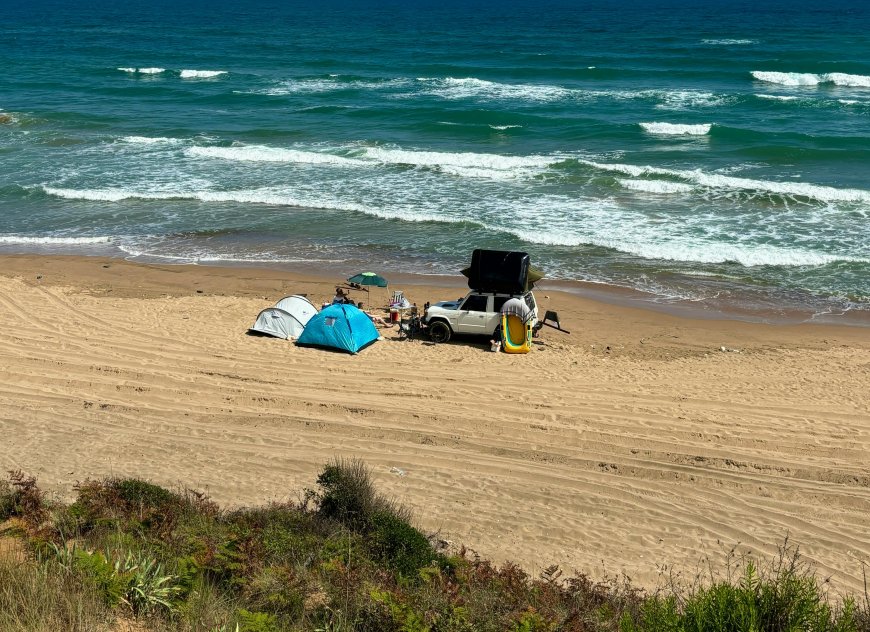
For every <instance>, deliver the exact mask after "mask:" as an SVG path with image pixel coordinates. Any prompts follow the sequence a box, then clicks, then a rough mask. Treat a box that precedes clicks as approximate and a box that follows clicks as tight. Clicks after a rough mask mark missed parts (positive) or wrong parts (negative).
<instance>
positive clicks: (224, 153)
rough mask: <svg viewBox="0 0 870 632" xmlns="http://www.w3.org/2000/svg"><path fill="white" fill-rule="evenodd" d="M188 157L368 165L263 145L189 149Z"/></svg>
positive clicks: (350, 159)
mask: <svg viewBox="0 0 870 632" xmlns="http://www.w3.org/2000/svg"><path fill="white" fill-rule="evenodd" d="M185 153H186V154H187V155H189V156H197V157H202V158H219V159H222V160H238V161H244V162H286V163H297V164H312V165H344V166H351V165H356V166H366V165H367V164H368V163H366V162H365V161H362V160H357V159H354V158H348V157H345V156H338V155H335V154H329V153H322V152H316V151H303V150H299V149H282V148H280V147H267V146H264V145H250V146H246V147H190V148H189V149H186V150H185Z"/></svg>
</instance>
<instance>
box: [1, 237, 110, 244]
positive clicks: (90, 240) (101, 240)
mask: <svg viewBox="0 0 870 632" xmlns="http://www.w3.org/2000/svg"><path fill="white" fill-rule="evenodd" d="M111 241H112V239H111V238H110V237H31V236H27V235H0V244H42V245H46V246H52V245H57V246H61V245H71V246H74V245H83V246H86V245H90V244H107V243H109V242H111Z"/></svg>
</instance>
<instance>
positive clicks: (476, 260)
mask: <svg viewBox="0 0 870 632" xmlns="http://www.w3.org/2000/svg"><path fill="white" fill-rule="evenodd" d="M530 268H531V264H530V263H529V255H528V253H525V252H511V251H507V250H481V249H477V250H475V251H474V252H473V253H471V266H470V267H468V268H466V269H465V270H463V271H462V273H463V274H465V276H467V277H468V287H470V288H471V289H472V290H476V291H478V292H497V293H500V294H522V293H523V292H525V291H526V290H527V289H529V269H530ZM539 278H540V277H539Z"/></svg>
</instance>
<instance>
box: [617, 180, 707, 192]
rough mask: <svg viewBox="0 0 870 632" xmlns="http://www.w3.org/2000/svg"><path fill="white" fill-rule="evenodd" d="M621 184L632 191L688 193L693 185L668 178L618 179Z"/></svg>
mask: <svg viewBox="0 0 870 632" xmlns="http://www.w3.org/2000/svg"><path fill="white" fill-rule="evenodd" d="M618 182H619V184H620V185H622V186H623V187H625V188H626V189H631V190H632V191H642V192H644V193H688V192H690V191H692V189H693V187H692V185H690V184H686V183H685V182H670V181H668V180H625V179H620V180H618Z"/></svg>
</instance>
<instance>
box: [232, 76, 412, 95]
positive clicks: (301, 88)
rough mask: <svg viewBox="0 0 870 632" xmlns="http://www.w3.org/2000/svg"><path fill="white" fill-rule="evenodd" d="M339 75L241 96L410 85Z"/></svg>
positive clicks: (289, 82)
mask: <svg viewBox="0 0 870 632" xmlns="http://www.w3.org/2000/svg"><path fill="white" fill-rule="evenodd" d="M339 77H340V76H339V75H330V76H329V78H328V79H327V78H311V79H290V80H287V81H282V82H280V83H279V84H278V85H275V86H272V87H270V88H263V89H259V90H250V91H246V92H243V94H262V95H267V96H286V95H291V94H320V93H326V92H337V91H339V90H389V89H394V88H401V87H405V86H408V85H410V84H411V81H410V79H401V78H398V79H385V80H363V79H359V80H354V81H342V80H340V78H339Z"/></svg>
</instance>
